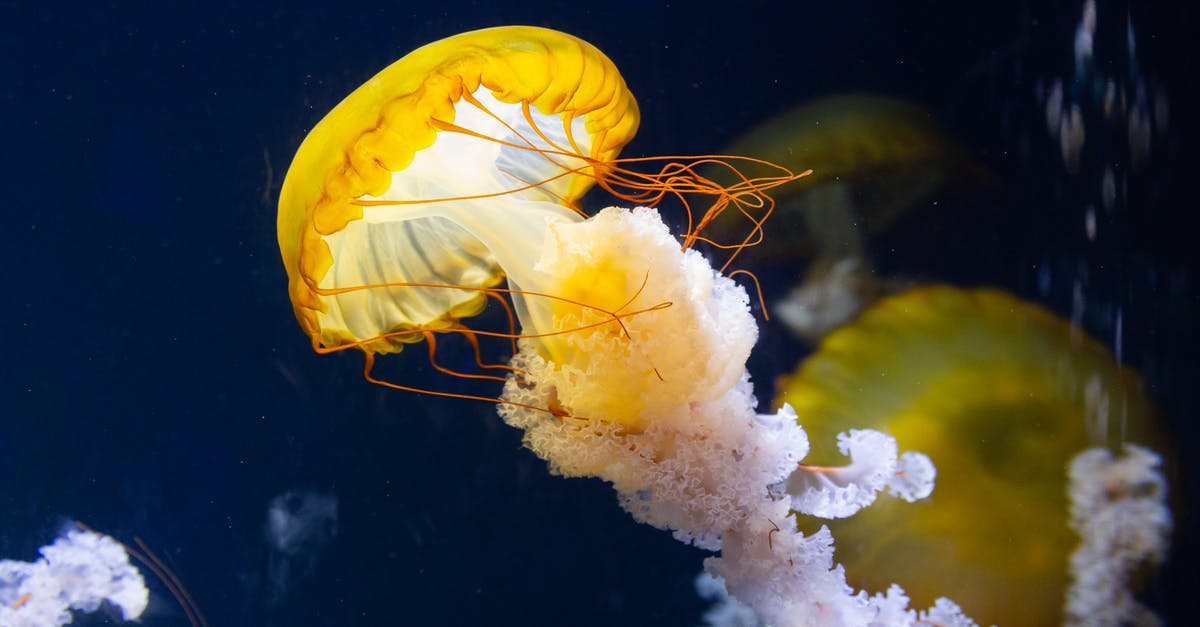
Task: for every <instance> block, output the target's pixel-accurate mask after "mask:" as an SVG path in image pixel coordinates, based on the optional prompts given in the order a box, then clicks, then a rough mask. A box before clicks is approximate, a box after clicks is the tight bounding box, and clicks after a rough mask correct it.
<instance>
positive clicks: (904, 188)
mask: <svg viewBox="0 0 1200 627" xmlns="http://www.w3.org/2000/svg"><path fill="white" fill-rule="evenodd" d="M726 152H727V153H729V154H735V155H742V154H745V155H755V156H756V157H759V158H761V159H763V160H764V161H767V162H770V163H777V164H779V165H781V166H784V167H789V168H795V167H796V166H804V167H813V168H814V172H813V175H812V177H811V178H810V180H808V181H806V183H807V184H806V185H803V186H792V187H789V188H785V189H784V190H782V192H781V193H780V194H777V195H776V196H777V197H776V201H777V202H778V203H779V207H780V211H779V212H777V213H776V215H775V216H774V217H772V219H771V222H770V223H768V225H767V226H768V228H769V231H770V234H771V237H768V238H767V239H766V240H765V241H764V243H763V245H762V246H759V247H756V248H755V249H753V250H752V251H748V253H749V254H751V255H753V256H754V257H755V258H760V259H770V260H783V259H788V260H794V259H796V258H797V257H803V256H810V255H814V254H823V253H825V252H826V251H830V250H831V249H838V248H846V249H848V250H850V251H851V252H854V249H855V248H856V247H858V246H859V243H860V240H861V239H862V238H863V237H864V235H865V234H860V233H859V228H858V225H857V224H856V222H865V226H866V228H867V229H869V230H870V232H872V233H877V232H879V231H881V230H883V229H885V228H887V227H888V226H889V225H891V224H892V223H893V222H894V221H895V220H896V218H898V217H899V216H900V215H902V214H903V213H904V212H905V211H907V210H910V209H912V208H913V207H915V206H917V205H918V204H919V203H920V201H922V200H925V199H928V198H929V197H930V195H931V194H933V193H934V192H936V191H938V190H939V189H942V188H945V187H946V186H948V185H951V184H954V183H963V182H971V181H981V180H985V179H986V178H987V176H988V175H987V174H986V173H985V172H984V171H983V170H982V168H981V166H979V165H978V164H977V163H976V161H975V160H974V158H973V157H972V156H971V155H970V153H968V152H967V151H966V149H965V148H963V147H962V146H960V145H959V144H958V142H956V141H954V140H953V139H952V138H951V137H950V135H949V134H948V133H947V132H946V131H945V130H944V129H943V128H942V126H941V125H940V124H938V122H937V120H936V118H935V116H934V115H933V113H931V112H930V111H928V110H926V109H925V108H924V107H922V106H920V105H919V104H917V103H914V102H910V101H907V100H902V99H900V98H894V97H890V96H885V95H881V94H871V93H845V94H834V95H830V96H824V97H821V98H817V99H814V100H811V101H808V102H805V103H803V104H801V105H800V106H797V107H795V108H792V109H789V110H787V111H784V112H783V113H781V114H779V115H777V116H775V117H773V118H771V119H769V120H767V121H765V122H763V123H762V124H759V125H758V126H756V127H754V128H753V129H751V130H750V131H748V132H746V133H745V134H743V135H742V136H740V137H739V138H737V139H736V140H734V142H733V143H732V144H731V145H730V146H729V147H728V148H727V149H726ZM746 171H747V172H749V173H753V172H754V170H753V168H752V167H751V168H747V169H746ZM730 225H731V223H726V222H724V221H718V222H717V223H716V224H714V226H715V227H716V232H718V233H719V232H721V230H722V229H723V228H725V227H726V226H730Z"/></svg>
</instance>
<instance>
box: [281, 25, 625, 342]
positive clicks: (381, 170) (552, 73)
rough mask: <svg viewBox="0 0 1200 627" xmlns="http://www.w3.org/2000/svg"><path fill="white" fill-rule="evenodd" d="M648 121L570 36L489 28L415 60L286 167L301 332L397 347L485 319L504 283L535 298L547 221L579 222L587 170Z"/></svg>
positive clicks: (615, 76)
mask: <svg viewBox="0 0 1200 627" xmlns="http://www.w3.org/2000/svg"><path fill="white" fill-rule="evenodd" d="M637 125H638V110H637V105H636V103H635V102H634V99H633V96H632V95H631V94H630V93H629V91H628V89H626V87H625V83H624V81H623V80H622V79H621V76H620V74H619V73H618V72H617V70H616V68H615V67H613V65H612V63H611V62H610V61H609V60H608V58H607V57H605V56H604V55H603V54H602V53H601V52H600V51H599V50H597V49H596V48H594V47H592V46H591V45H590V44H587V43H586V42H583V41H581V40H579V39H576V38H574V37H571V36H570V35H566V34H563V33H559V32H556V31H551V30H547V29H541V28H533V27H523V26H515V27H503V28H492V29H486V30H480V31H474V32H470V33H464V34H461V35H457V36H454V37H450V38H447V39H444V40H441V41H438V42H435V43H432V44H429V45H427V46H424V47H422V48H420V49H418V50H416V51H414V52H412V53H411V54H409V55H407V56H405V57H404V58H402V59H400V60H399V61H397V62H396V63H394V64H392V65H391V66H389V67H388V68H386V69H384V70H383V71H382V72H380V73H379V74H378V75H376V76H375V77H374V78H372V79H371V80H369V81H368V82H367V83H366V84H364V85H363V86H362V87H360V88H358V89H357V90H355V91H354V92H353V93H352V94H350V95H349V96H348V97H347V98H346V99H345V100H343V101H342V103H341V104H339V105H338V106H337V107H336V108H334V109H333V110H332V111H331V112H330V113H329V114H328V115H327V116H326V117H325V118H324V119H323V120H322V121H321V122H320V123H319V124H318V125H317V126H316V127H315V128H313V130H312V132H311V133H310V134H309V135H308V137H307V138H306V139H305V140H304V143H303V144H302V145H301V146H300V149H299V151H298V152H297V154H296V157H295V160H294V161H293V162H292V165H291V168H290V169H289V170H288V174H287V177H286V179H285V181H284V185H283V190H282V192H281V196H280V202H279V217H278V235H279V247H280V252H281V253H282V256H283V261H284V266H285V267H286V268H287V273H288V291H289V294H290V296H291V300H292V304H293V307H294V309H295V312H296V317H297V319H298V320H299V321H300V325H301V326H302V327H303V329H304V331H305V332H306V333H307V334H308V335H309V336H310V337H311V338H312V339H313V343H314V345H318V344H319V345H321V346H324V347H331V348H332V347H339V346H348V345H358V346H360V347H361V348H362V349H363V350H364V351H366V352H368V353H373V352H380V353H386V352H395V351H398V350H400V349H401V347H402V346H403V344H404V343H406V342H413V341H419V340H420V339H422V334H420V333H414V332H411V331H413V330H425V329H444V328H449V327H455V326H458V320H459V319H460V318H463V317H466V316H470V315H474V314H476V313H478V312H479V311H480V310H481V309H482V308H483V306H484V305H485V301H486V299H487V295H486V293H485V292H484V291H481V290H482V288H489V287H492V286H495V285H497V284H498V283H499V282H501V281H502V280H503V278H504V275H505V273H507V274H508V277H509V281H510V286H511V287H514V288H517V287H524V288H526V289H532V287H531V286H527V285H520V286H519V285H517V283H518V281H519V276H518V275H519V272H520V270H521V268H522V267H523V266H522V261H521V258H520V253H521V252H522V251H527V250H529V249H535V250H536V249H538V248H539V247H540V246H541V241H540V239H539V238H540V236H541V233H542V231H543V228H542V227H543V226H544V223H545V222H547V221H570V220H575V219H578V217H577V216H576V214H575V213H574V212H573V210H572V209H571V208H570V207H572V206H573V205H574V203H575V201H576V200H577V199H578V198H579V197H580V196H581V195H582V194H583V193H584V192H585V191H586V190H587V189H588V187H589V186H591V185H592V184H593V182H594V179H593V178H592V177H594V176H595V173H594V172H591V171H589V170H590V169H589V167H588V164H589V163H592V162H607V161H610V160H611V159H612V158H613V157H615V156H616V154H617V152H619V151H620V149H621V147H622V146H624V145H625V143H626V142H628V141H629V139H630V138H631V137H632V136H633V133H634V132H635V130H636V128H637ZM371 203H376V204H371ZM450 286H456V287H460V288H463V289H450ZM514 300H516V301H517V302H516V303H515V304H516V305H517V313H518V315H520V316H522V319H524V318H525V317H526V316H528V315H529V312H528V311H527V310H526V309H525V307H524V304H523V303H522V302H521V301H520V299H514Z"/></svg>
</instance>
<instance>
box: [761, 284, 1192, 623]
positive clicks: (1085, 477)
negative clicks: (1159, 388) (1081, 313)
mask: <svg viewBox="0 0 1200 627" xmlns="http://www.w3.org/2000/svg"><path fill="white" fill-rule="evenodd" d="M776 402H777V403H789V404H791V405H792V406H793V407H794V408H795V409H796V412H797V414H798V415H800V416H802V417H803V422H804V425H805V429H806V430H807V431H808V433H809V434H810V437H811V438H812V441H813V443H814V444H813V450H812V454H811V457H810V460H811V462H812V463H815V464H823V463H835V462H836V461H837V460H839V459H840V455H838V453H837V451H836V450H833V447H831V446H829V445H828V443H829V442H832V438H833V437H834V436H835V435H836V434H837V433H839V432H841V431H844V430H846V429H850V428H864V427H865V428H875V429H880V430H884V431H886V432H888V433H891V434H893V435H894V436H895V437H896V440H897V442H898V443H899V445H900V446H901V447H902V448H911V449H916V450H920V451H922V452H924V453H926V454H928V455H929V457H930V458H931V459H932V460H933V463H934V464H935V465H936V466H937V468H938V482H937V487H936V489H935V490H934V492H933V494H932V496H931V497H930V498H928V499H925V500H923V501H919V502H916V503H900V502H898V501H897V500H896V499H891V498H887V497H884V498H882V499H881V502H879V503H876V505H875V506H874V507H872V508H869V509H867V510H864V511H863V512H861V513H859V515H857V516H855V517H854V518H847V519H840V520H827V521H826V520H822V521H820V522H819V523H818V522H815V521H814V520H813V519H804V518H803V517H802V518H801V523H802V526H806V527H807V526H809V525H811V526H812V527H814V528H815V527H817V526H819V525H820V524H828V525H829V527H830V528H831V529H832V531H833V533H834V535H835V536H836V537H837V538H838V548H837V552H836V557H837V559H838V561H839V562H841V563H842V564H844V565H845V566H846V570H847V573H849V575H848V578H849V580H850V581H851V583H852V585H855V586H861V587H866V588H868V589H872V588H874V587H875V586H876V585H877V584H879V583H880V582H885V581H893V580H894V581H896V582H897V583H898V584H900V585H901V586H903V587H904V589H905V591H906V592H907V593H908V594H909V595H910V596H911V597H912V599H913V601H914V603H916V604H918V605H920V604H922V603H927V602H930V601H932V600H933V598H934V597H936V596H937V595H941V594H946V595H948V596H950V597H951V598H953V599H955V601H956V602H958V603H959V604H960V605H961V606H962V607H963V609H964V610H965V611H966V612H968V613H969V614H970V615H971V616H972V617H974V618H975V619H976V620H978V621H980V623H981V624H992V623H995V624H1000V625H1050V624H1062V623H1064V621H1065V622H1068V623H1070V624H1076V623H1079V622H1080V621H1082V623H1083V624H1114V625H1115V624H1134V623H1138V624H1142V623H1143V621H1144V620H1151V621H1152V619H1153V616H1152V615H1149V614H1148V611H1146V610H1144V608H1141V607H1140V606H1138V605H1137V604H1136V603H1135V602H1134V601H1133V599H1132V597H1130V596H1129V592H1128V587H1129V586H1130V585H1132V584H1135V583H1136V581H1133V580H1134V579H1136V578H1135V577H1134V574H1135V573H1136V572H1138V571H1139V569H1140V568H1143V567H1145V566H1146V565H1148V564H1153V563H1155V562H1157V561H1159V560H1161V559H1162V558H1163V556H1164V554H1165V550H1166V538H1167V535H1168V533H1169V529H1170V524H1171V523H1170V513H1169V511H1167V509H1166V506H1165V505H1164V504H1163V499H1164V492H1165V485H1163V483H1162V478H1161V476H1160V475H1158V473H1157V471H1156V470H1154V467H1155V466H1156V465H1157V464H1158V457H1157V456H1156V455H1155V454H1154V453H1152V452H1150V451H1151V450H1154V451H1160V452H1163V451H1165V446H1166V444H1165V443H1166V438H1165V434H1164V432H1163V426H1162V425H1161V424H1160V422H1159V419H1158V417H1157V415H1156V413H1155V409H1154V407H1153V406H1152V404H1151V401H1150V400H1149V399H1148V398H1147V396H1146V394H1145V392H1144V391H1143V388H1142V383H1141V380H1140V379H1139V377H1138V376H1137V375H1136V374H1135V373H1134V372H1132V371H1130V370H1129V369H1127V368H1124V367H1122V366H1120V365H1119V364H1118V363H1116V362H1115V361H1114V360H1113V358H1112V356H1111V355H1110V354H1109V353H1108V351H1107V350H1106V349H1105V348H1104V347H1103V346H1102V345H1101V344H1099V343H1098V342H1096V341H1095V340H1093V339H1091V338H1089V337H1088V336H1087V335H1086V334H1084V332H1083V331H1081V330H1080V329H1079V328H1078V327H1075V326H1073V325H1071V324H1069V323H1067V322H1065V321H1063V320H1060V319H1059V318H1057V317H1055V316H1054V315H1053V314H1051V313H1049V312H1047V311H1046V310H1044V309H1042V308H1040V307H1038V306H1036V305H1033V304H1031V303H1027V302H1024V301H1022V300H1020V299H1018V298H1015V297H1013V296H1011V295H1009V294H1007V293H1005V292H1002V291H999V290H994V289H970V290H967V289H956V288H952V287H948V286H941V285H931V286H927V287H920V288H915V289H912V290H909V291H906V292H903V293H900V294H897V295H894V296H890V297H887V298H884V299H882V300H880V301H879V302H877V303H876V304H875V305H874V306H872V307H871V308H869V309H868V310H866V311H865V312H864V313H863V314H862V315H861V316H860V317H859V318H858V319H857V320H855V321H854V322H853V323H851V324H848V325H847V326H845V327H842V328H841V329H838V330H837V331H834V332H833V333H832V334H830V335H829V336H828V337H826V338H825V339H824V340H823V341H822V343H821V344H820V347H819V348H818V350H817V351H816V353H814V354H813V355H812V356H810V357H809V358H808V359H807V360H806V361H804V362H803V364H802V365H801V367H800V369H799V370H798V371H797V372H796V373H795V374H794V375H792V376H790V377H787V378H784V379H782V380H781V381H780V382H779V396H778V398H777V400H776ZM1130 444H1134V445H1140V446H1141V447H1145V448H1139V447H1137V446H1134V447H1129V446H1128V445H1130ZM1084 451H1088V453H1087V454H1086V456H1085V455H1080V454H1081V453H1083V452H1084ZM1109 451H1112V452H1115V453H1118V454H1120V453H1122V452H1123V451H1124V452H1128V453H1129V455H1128V457H1127V458H1126V461H1124V462H1122V463H1123V464H1124V465H1120V464H1112V463H1111V458H1112V453H1110V452H1109ZM1077 456H1078V457H1079V459H1075V458H1076V457H1077ZM1093 458H1095V459H1098V460H1106V461H1105V462H1104V463H1102V464H1100V465H1091V466H1089V464H1091V463H1092V462H1090V461H1089V460H1091V459H1093ZM1073 460H1074V461H1073ZM1139 460H1140V461H1139ZM1139 464H1140V465H1139ZM1133 466H1137V468H1136V469H1135V468H1133ZM1069 468H1070V472H1069ZM1101 468H1105V470H1103V471H1102V470H1100V469H1101ZM1069 474H1070V481H1069V476H1068V475H1069ZM1097 486H1098V487H1097ZM1098 493H1099V494H1103V495H1104V496H1102V497H1099V496H1097V494H1098ZM1139 508H1140V509H1139ZM1087 520H1092V521H1101V520H1102V521H1105V522H1103V523H1098V526H1103V527H1104V529H1103V530H1096V529H1093V530H1092V531H1088V530H1087V529H1086V527H1087V524H1086V522H1085V521H1087ZM1122 525H1124V526H1122ZM1106 534H1107V535H1106ZM1081 536H1082V539H1081ZM1098 538H1101V539H1098ZM1122 551H1125V553H1122ZM1073 552H1074V554H1073ZM1068 564H1070V568H1068ZM1101 582H1102V583H1103V584H1104V585H1100V583H1101ZM1105 586H1108V587H1105ZM1122 594H1124V596H1121V595H1122ZM1068 599H1070V600H1071V601H1070V602H1069V603H1067V601H1068ZM1098 600H1099V601H1098ZM1118 600H1123V601H1122V602H1121V603H1118V602H1117V601H1118ZM1065 604H1066V606H1067V607H1066V609H1064V606H1065ZM1106 604H1107V609H1106V610H1105V609H1104V608H1101V607H1100V606H1105V605H1106ZM1118 606H1119V607H1118ZM1085 607H1086V608H1088V610H1087V611H1094V615H1089V614H1087V613H1083V614H1081V613H1080V612H1083V611H1085V610H1081V609H1079V608H1085ZM1105 612H1107V613H1105ZM1089 621H1092V622H1089ZM1095 621H1098V622H1095Z"/></svg>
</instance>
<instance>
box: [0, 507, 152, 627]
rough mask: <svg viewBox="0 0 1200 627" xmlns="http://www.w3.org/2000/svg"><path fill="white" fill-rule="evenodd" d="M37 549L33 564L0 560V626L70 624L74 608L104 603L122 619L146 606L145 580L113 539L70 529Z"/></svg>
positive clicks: (131, 618) (81, 610)
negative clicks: (38, 554)
mask: <svg viewBox="0 0 1200 627" xmlns="http://www.w3.org/2000/svg"><path fill="white" fill-rule="evenodd" d="M40 552H41V554H42V556H41V558H39V559H38V560H36V561H33V562H21V561H16V560H0V624H4V625H12V626H16V627H21V626H29V627H34V626H37V627H43V626H46V625H68V624H70V623H71V622H73V619H74V618H75V617H74V616H73V612H75V613H80V614H83V613H91V612H96V611H98V610H99V609H100V608H101V607H102V606H104V605H106V604H107V605H109V606H110V608H111V609H113V610H114V612H113V613H114V619H116V620H119V621H121V622H125V621H135V620H138V618H139V617H141V615H142V613H143V612H144V611H145V610H146V606H147V604H148V603H149V594H150V593H149V591H148V590H147V589H146V582H145V580H144V579H143V578H142V574H141V572H139V571H138V569H137V568H136V567H134V566H133V565H132V564H131V563H130V562H129V554H128V553H127V552H126V549H125V547H124V546H123V545H122V544H121V543H120V542H118V541H116V540H114V539H113V538H111V537H109V536H106V535H102V534H99V533H96V532H93V531H90V530H84V529H74V528H72V529H70V530H67V531H66V532H64V533H63V535H62V536H61V537H59V538H57V539H56V540H55V541H54V542H53V543H51V544H49V545H47V546H44V547H42V548H41V549H40Z"/></svg>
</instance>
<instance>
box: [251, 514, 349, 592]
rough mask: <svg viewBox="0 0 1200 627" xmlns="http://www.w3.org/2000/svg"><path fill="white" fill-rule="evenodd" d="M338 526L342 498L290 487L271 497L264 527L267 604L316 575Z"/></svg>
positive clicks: (335, 536)
mask: <svg viewBox="0 0 1200 627" xmlns="http://www.w3.org/2000/svg"><path fill="white" fill-rule="evenodd" d="M337 530H338V501H337V497H336V496H334V495H332V494H325V493H322V492H314V491H309V490H289V491H287V492H285V493H283V494H280V495H279V496H277V497H275V498H273V499H271V502H270V504H268V506H267V522H266V524H265V525H264V527H263V536H264V538H265V539H266V542H267V571H266V577H267V580H266V601H265V602H266V604H267V606H272V605H276V604H278V603H279V602H280V601H282V600H283V599H284V598H285V597H286V596H287V595H288V593H289V592H290V591H291V589H292V588H293V587H294V586H295V585H296V584H298V583H300V582H302V581H304V580H306V579H308V578H310V577H312V576H313V574H314V572H315V571H316V567H317V563H318V562H319V561H320V559H321V556H322V555H323V553H324V551H325V549H326V548H327V547H328V546H329V545H330V544H331V543H332V542H333V541H334V539H335V538H337Z"/></svg>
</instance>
